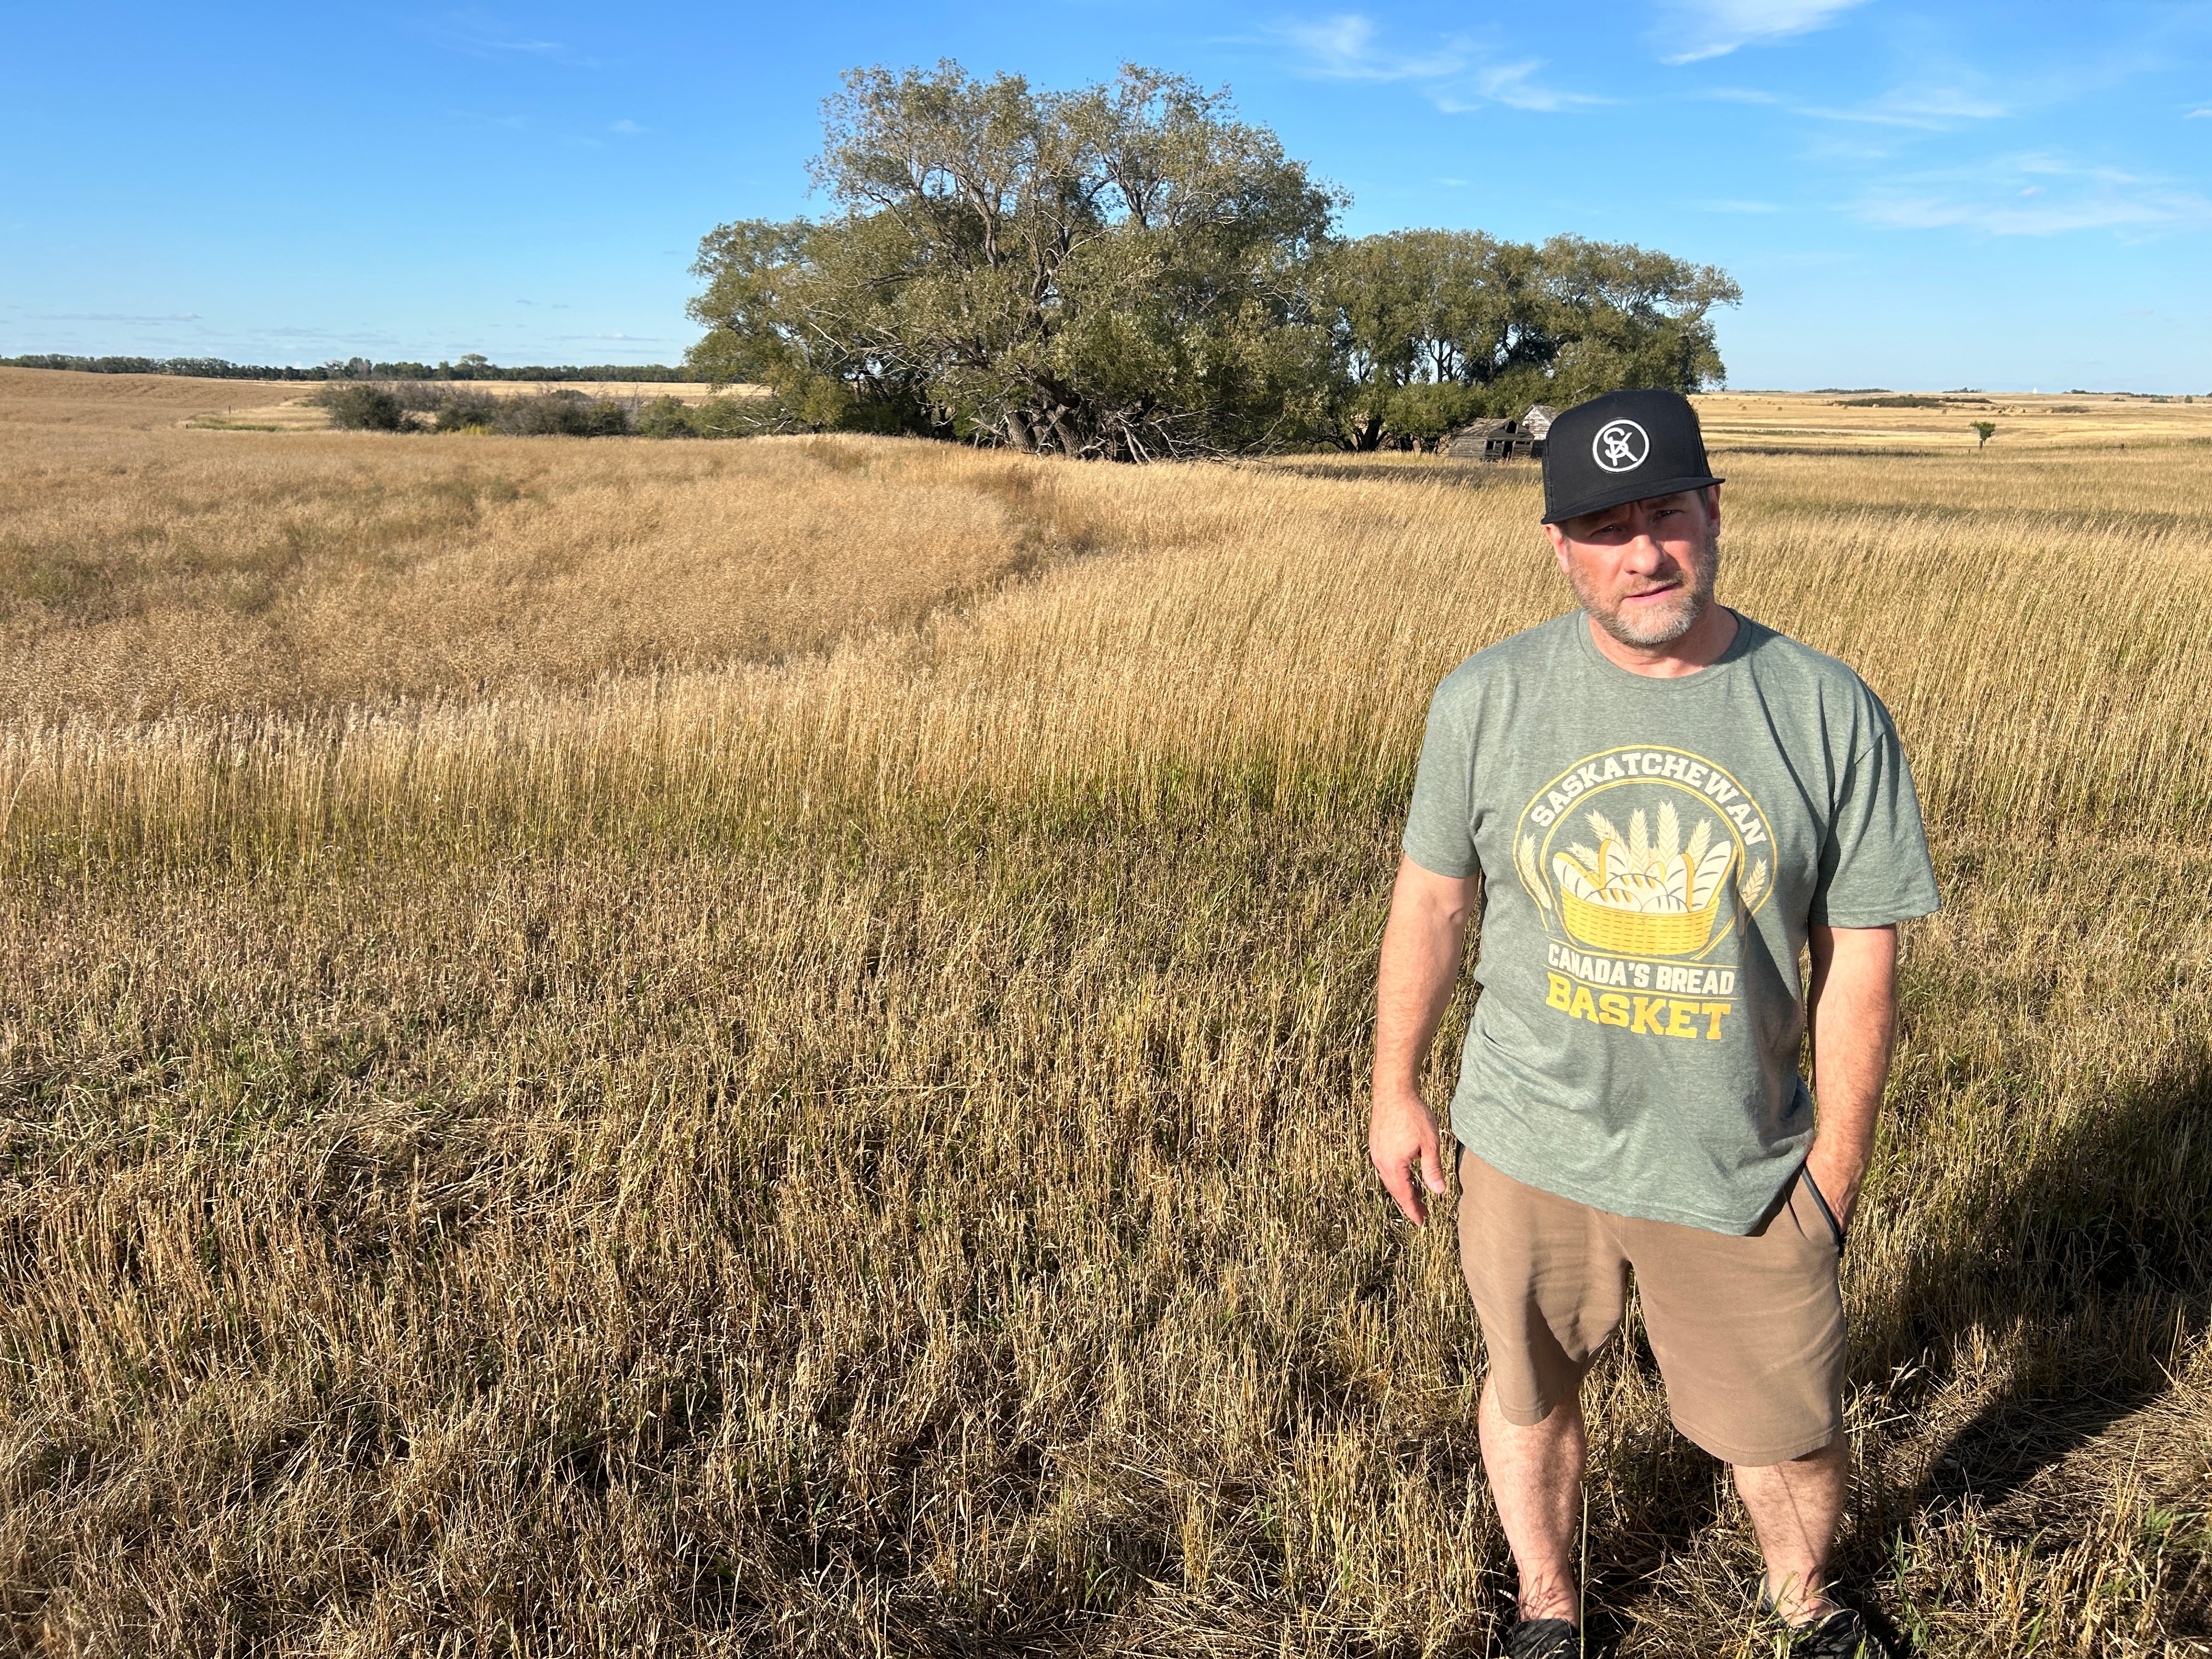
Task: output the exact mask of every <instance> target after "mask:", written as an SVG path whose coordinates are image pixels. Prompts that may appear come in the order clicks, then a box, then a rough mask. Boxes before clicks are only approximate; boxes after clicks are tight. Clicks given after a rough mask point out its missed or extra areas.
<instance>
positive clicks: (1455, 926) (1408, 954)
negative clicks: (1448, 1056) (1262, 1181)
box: [1367, 857, 1480, 1222]
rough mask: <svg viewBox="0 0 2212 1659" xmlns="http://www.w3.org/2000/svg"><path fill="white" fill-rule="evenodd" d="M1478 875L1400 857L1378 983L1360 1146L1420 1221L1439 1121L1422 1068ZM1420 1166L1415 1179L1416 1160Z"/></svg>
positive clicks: (1437, 1165)
mask: <svg viewBox="0 0 2212 1659" xmlns="http://www.w3.org/2000/svg"><path fill="white" fill-rule="evenodd" d="M1479 884H1480V878H1479V877H1475V876H1466V877H1454V876H1440V875H1437V873H1436V872H1433V871H1430V870H1424V869H1423V868H1422V867H1421V866H1419V865H1418V864H1416V863H1414V862H1413V860H1411V859H1409V858H1403V857H1401V859H1400V860H1398V884H1397V886H1396V887H1395V889H1394V890H1393V891H1392V892H1391V895H1390V921H1389V925H1388V926H1386V927H1384V928H1383V963H1382V967H1381V969H1380V970H1379V972H1378V973H1377V974H1376V987H1375V1109H1374V1113H1373V1115H1371V1116H1370V1118H1369V1120H1368V1125H1367V1155H1368V1156H1369V1157H1370V1158H1373V1159H1374V1160H1375V1168H1376V1172H1377V1173H1379V1174H1380V1175H1381V1176H1382V1177H1383V1186H1385V1187H1386V1188H1389V1193H1390V1196H1391V1197H1392V1198H1394V1199H1395V1200H1397V1204H1398V1207H1399V1208H1400V1209H1401V1210H1403V1211H1404V1212H1406V1218H1407V1220H1409V1221H1416V1222H1418V1221H1424V1220H1426V1219H1427V1218H1428V1208H1427V1206H1426V1205H1425V1204H1424V1203H1423V1202H1422V1200H1421V1188H1422V1187H1424V1186H1425V1187H1426V1188H1428V1189H1429V1190H1430V1191H1431V1192H1432V1193H1437V1194H1441V1193H1442V1192H1443V1189H1444V1168H1443V1159H1442V1158H1441V1156H1440V1155H1439V1153H1438V1151H1437V1121H1436V1119H1435V1118H1433V1117H1432V1116H1431V1115H1429V1109H1428V1106H1427V1104H1426V1103H1425V1102H1424V1101H1423V1100H1422V1099H1421V1069H1422V1067H1423V1066H1424V1065H1425V1064H1426V1062H1427V1060H1428V1055H1429V1043H1430V1042H1431V1040H1432V1039H1433V1038H1434V1037H1435V1036H1436V1034H1437V1026H1438V1025H1439V1024H1442V1023H1443V1017H1444V1008H1445V1006H1446V1005H1447V1004H1448V1003H1449V1002H1450V1000H1451V994H1452V987H1453V986H1455V985H1456V984H1457V983H1458V982H1459V964H1460V952H1461V948H1462V944H1463V942H1464V941H1465V939H1466V937H1467V919H1468V915H1469V913H1470V912H1471V911H1472V910H1473V909H1474V897H1475V892H1476V890H1477V887H1478V885H1479ZM1415 1164H1419V1166H1420V1171H1421V1178H1420V1181H1419V1182H1418V1183H1417V1182H1415V1181H1414V1179H1413V1166H1414V1165H1415Z"/></svg>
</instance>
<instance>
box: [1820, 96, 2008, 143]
mask: <svg viewBox="0 0 2212 1659" xmlns="http://www.w3.org/2000/svg"><path fill="white" fill-rule="evenodd" d="M1802 111H1803V112H1804V113H1805V114H1807V115H1812V116H1817V117H1819V118H1820V119H1821V120H1823V121H1856V122H1860V123H1863V124H1864V125H1869V126H1878V127H1911V128H1913V129H1915V130H1917V131H1922V132H1948V131H1951V130H1952V129H1953V128H1954V127H1958V126H1960V125H1964V124H1966V123H1967V122H1970V121H1994V120H1996V119H1998V118H2000V117H2002V116H2006V115H2009V114H2011V113H2012V111H2011V109H2010V107H2009V106H2007V105H2004V104H2002V103H1999V102H1998V101H1997V100H1996V99H1994V98H1986V97H1984V96H1982V95H1980V94H1978V93H1973V92H1969V91H1967V90H1966V89H1965V88H1960V87H1899V88H1895V89H1893V90H1892V91H1889V92H1886V93H1884V94H1882V95H1881V97H1879V98H1875V99H1870V100H1868V101H1867V102H1865V103H1863V104H1855V105H1849V106H1832V105H1823V104H1808V105H1804V106H1802Z"/></svg>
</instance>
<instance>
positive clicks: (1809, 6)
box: [1651, 0, 1863, 64]
mask: <svg viewBox="0 0 2212 1659" xmlns="http://www.w3.org/2000/svg"><path fill="white" fill-rule="evenodd" d="M1862 3H1863V0H1668V3H1666V4H1665V5H1663V6H1662V8H1661V11H1660V23H1659V26H1658V27H1656V29H1654V30H1653V31H1652V34H1651V39H1652V41H1653V43H1654V44H1655V45H1656V46H1658V47H1659V48H1660V53H1659V55H1660V59H1661V61H1662V62H1663V63H1668V64H1694V63H1697V62H1699V60H1701V59H1703V58H1723V57H1725V56H1727V55H1728V54H1729V52H1734V51H1735V50H1736V49H1737V48H1738V47H1740V46H1759V45H1763V44H1765V42H1767V41H1770V40H1785V39H1787V38H1788V37H1789V36H1790V35H1793V34H1804V33H1808V32H1810V31H1811V30H1814V29H1818V28H1826V27H1827V26H1828V25H1829V24H1830V23H1832V22H1833V21H1835V20H1836V19H1837V17H1838V16H1839V15H1841V14H1843V13H1844V12H1846V11H1849V10H1850V9H1851V8H1852V7H1854V6H1857V5H1860V4H1862Z"/></svg>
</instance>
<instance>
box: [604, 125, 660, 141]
mask: <svg viewBox="0 0 2212 1659" xmlns="http://www.w3.org/2000/svg"><path fill="white" fill-rule="evenodd" d="M607 131H609V132H619V133H621V134H622V135H623V137H629V136H630V135H631V134H633V133H640V132H650V131H653V129H652V128H651V127H641V126H640V125H638V124H637V123H636V122H635V121H610V122H608V123H607Z"/></svg>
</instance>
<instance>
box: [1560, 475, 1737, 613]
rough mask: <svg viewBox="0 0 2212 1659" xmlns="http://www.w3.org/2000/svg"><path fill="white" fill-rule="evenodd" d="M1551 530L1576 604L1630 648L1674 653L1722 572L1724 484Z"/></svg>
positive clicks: (1636, 503) (1595, 515)
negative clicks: (1671, 647) (1667, 648)
mask: <svg viewBox="0 0 2212 1659" xmlns="http://www.w3.org/2000/svg"><path fill="white" fill-rule="evenodd" d="M1545 528H1546V529H1547V531H1549V532H1551V537H1552V548H1553V551H1554V552H1556V553H1557V554H1558V555H1559V568H1560V569H1561V570H1564V571H1565V572H1566V576H1567V581H1568V583H1569V584H1570V585H1571V586H1572V587H1573V588H1574V590H1575V598H1576V599H1579V600H1580V601H1582V606H1583V610H1585V611H1589V614H1590V617H1591V619H1592V620H1593V621H1595V623H1597V625H1598V626H1599V627H1600V628H1602V629H1605V631H1606V632H1607V633H1608V634H1610V635H1612V636H1613V638H1614V639H1616V640H1619V641H1620V642H1621V643H1622V644H1623V645H1632V646H1644V647H1650V646H1661V645H1672V644H1673V643H1674V641H1676V640H1679V639H1680V638H1681V637H1682V635H1685V634H1686V633H1688V632H1689V631H1690V629H1691V627H1692V624H1694V623H1696V622H1697V620H1698V618H1699V617H1701V616H1703V615H1704V614H1705V607H1706V606H1707V605H1711V603H1712V600H1713V579H1714V577H1715V576H1716V575H1717V574H1718V572H1719V570H1720V564H1721V542H1720V536H1721V492H1720V486H1719V485H1717V484H1712V485H1708V486H1707V487H1706V488H1705V489H1691V490H1684V491H1683V492H1682V493H1681V494H1680V495H1654V496H1652V497H1651V498H1650V500H1648V501H1630V502H1629V503H1627V504H1626V506H1624V507H1607V509H1606V510H1605V511H1604V512H1602V513H1583V515H1582V516H1581V517H1580V518H1578V519H1569V520H1567V521H1566V522H1565V523H1564V524H1555V525H1547V526H1545Z"/></svg>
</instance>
